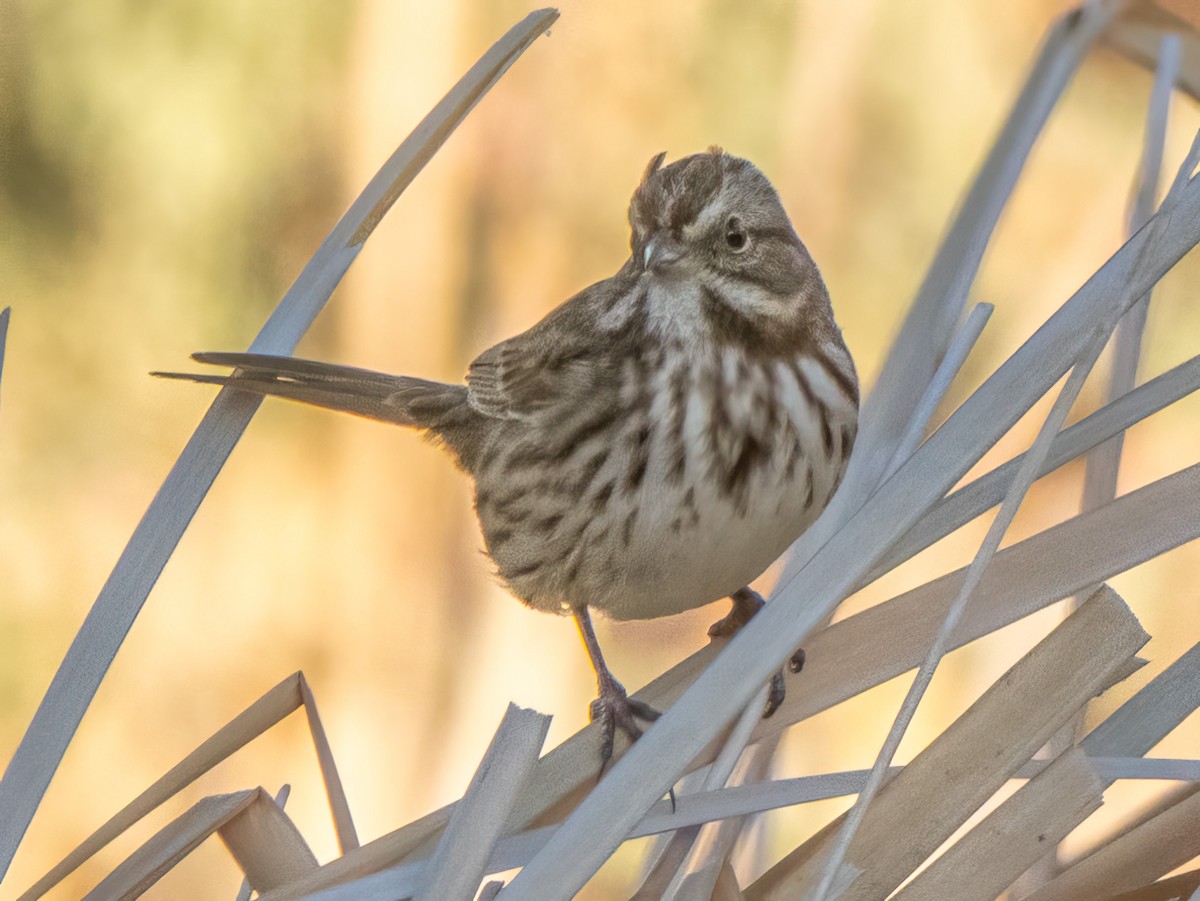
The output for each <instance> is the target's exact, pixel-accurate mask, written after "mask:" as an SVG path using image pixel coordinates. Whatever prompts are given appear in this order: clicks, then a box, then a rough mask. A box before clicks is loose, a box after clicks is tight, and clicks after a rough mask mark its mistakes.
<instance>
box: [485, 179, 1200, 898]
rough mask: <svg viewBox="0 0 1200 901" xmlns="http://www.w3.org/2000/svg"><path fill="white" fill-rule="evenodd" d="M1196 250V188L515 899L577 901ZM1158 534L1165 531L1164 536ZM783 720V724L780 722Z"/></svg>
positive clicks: (788, 588)
mask: <svg viewBox="0 0 1200 901" xmlns="http://www.w3.org/2000/svg"><path fill="white" fill-rule="evenodd" d="M1198 242H1200V182H1198V181H1197V180H1195V179H1192V180H1190V181H1189V182H1188V184H1187V186H1186V187H1185V188H1184V189H1182V190H1181V191H1180V192H1179V194H1178V197H1177V199H1175V200H1174V201H1173V202H1169V203H1168V204H1166V205H1165V206H1164V208H1163V209H1162V210H1161V211H1160V212H1159V213H1158V214H1156V215H1155V216H1154V218H1152V219H1151V220H1150V222H1148V223H1147V225H1146V226H1145V227H1144V228H1143V229H1141V230H1140V231H1139V232H1138V233H1137V235H1135V236H1134V237H1133V238H1131V239H1130V240H1129V242H1127V243H1126V244H1125V246H1124V247H1122V248H1121V249H1120V250H1119V251H1118V252H1117V253H1116V254H1115V255H1114V256H1113V257H1112V258H1111V259H1110V260H1109V261H1108V262H1107V263H1105V265H1104V266H1103V267H1102V268H1101V270H1100V271H1099V272H1097V273H1096V274H1095V275H1094V276H1092V278H1091V279H1089V280H1088V282H1087V283H1086V284H1085V285H1084V286H1083V287H1082V288H1080V290H1079V291H1078V292H1076V294H1075V295H1074V297H1072V298H1071V299H1070V300H1069V301H1067V303H1066V304H1064V305H1063V306H1062V307H1061V308H1060V309H1059V311H1058V312H1057V313H1055V314H1054V315H1053V316H1052V317H1051V318H1050V319H1049V320H1048V321H1047V322H1046V323H1045V324H1044V325H1043V326H1042V327H1041V328H1040V329H1038V331H1037V332H1036V333H1035V334H1034V336H1033V337H1031V338H1030V339H1029V340H1028V341H1027V342H1026V343H1025V344H1024V345H1023V346H1022V347H1021V348H1020V349H1019V350H1018V351H1017V352H1016V353H1015V354H1013V355H1012V356H1011V357H1010V358H1009V359H1008V360H1007V361H1006V362H1005V363H1004V364H1003V365H1002V366H1001V367H1000V369H999V370H997V372H995V373H994V374H993V375H992V376H991V377H990V378H989V379H988V380H987V381H986V382H985V383H984V384H983V385H982V386H981V387H980V389H979V390H978V391H976V392H975V393H974V394H973V395H971V397H969V398H967V400H966V401H964V403H963V404H962V406H960V407H959V408H958V409H957V410H956V411H955V412H954V413H953V414H952V415H951V416H950V418H949V419H948V420H947V421H946V422H945V423H944V424H943V425H942V427H941V428H939V429H938V430H937V432H935V433H934V434H933V435H932V436H931V437H930V438H929V439H928V440H927V441H926V442H925V443H924V444H923V445H922V446H921V448H920V449H919V450H918V451H917V452H916V453H915V454H914V455H913V456H912V457H911V458H910V459H909V461H908V462H907V463H906V464H905V465H904V466H903V467H902V468H901V469H900V471H899V472H897V473H896V475H895V476H893V477H892V478H891V479H889V480H888V481H887V482H886V483H884V484H883V485H882V486H881V487H880V488H879V490H878V491H876V492H875V494H873V495H872V496H871V498H870V499H869V501H868V502H867V503H866V504H865V505H864V506H863V508H862V509H861V510H859V511H858V512H857V513H856V514H855V515H854V517H853V518H852V519H851V520H850V521H849V522H847V524H846V525H845V526H844V527H843V528H842V529H840V530H839V531H838V532H836V533H835V534H834V535H833V536H831V537H830V539H829V541H828V542H826V544H825V545H824V546H823V547H822V548H821V550H820V551H818V552H817V554H816V556H814V557H813V559H812V560H811V561H810V562H809V563H808V565H807V566H805V567H804V569H803V570H802V571H801V573H800V574H797V576H796V577H793V578H792V580H791V581H790V582H788V583H787V584H785V585H784V587H783V588H782V589H781V590H779V591H778V592H777V594H776V597H775V599H774V600H773V601H772V602H771V603H768V604H767V605H766V606H765V607H764V608H763V609H762V610H761V611H759V613H757V614H756V615H755V616H754V618H753V619H752V620H751V621H750V622H749V623H747V624H746V625H745V626H744V627H743V628H742V629H741V631H740V632H739V633H738V634H737V635H735V636H734V638H733V639H732V640H731V641H730V643H729V645H728V646H727V647H726V648H725V649H724V650H723V651H722V652H721V654H720V655H719V656H718V657H717V658H716V659H715V660H714V661H713V662H712V664H710V665H709V667H708V668H707V669H706V670H705V671H704V672H703V673H701V674H700V676H699V677H698V678H697V679H696V681H695V682H694V683H693V684H692V686H691V688H689V689H688V691H686V692H685V693H684V694H683V695H682V696H681V697H680V698H679V700H678V701H677V702H676V703H675V705H674V706H673V707H671V708H670V709H669V710H667V711H666V712H665V713H664V714H663V716H662V718H661V719H659V720H658V721H657V722H656V723H655V724H654V726H653V727H652V728H651V729H650V730H649V731H648V732H647V733H646V735H644V736H643V737H642V738H641V739H639V740H638V741H637V743H636V744H635V745H634V746H633V747H632V748H630V750H629V751H628V752H627V753H626V754H625V756H624V757H623V758H622V759H621V760H620V761H619V762H617V764H616V765H615V766H614V767H613V768H612V770H611V772H610V773H609V774H608V776H607V777H606V778H605V779H604V780H603V781H602V782H601V783H600V784H599V785H598V786H597V787H596V789H595V790H593V791H592V793H591V794H590V795H589V796H588V797H587V798H586V799H584V801H583V802H582V803H581V804H580V805H579V807H577V808H576V810H575V812H574V813H572V814H571V815H570V816H569V817H568V818H567V820H566V821H565V822H564V824H563V826H562V827H561V828H560V830H559V832H558V833H557V834H556V836H555V838H554V839H552V840H551V841H550V843H549V844H548V845H547V846H546V848H545V850H544V851H543V852H542V854H540V855H539V856H538V857H537V858H535V859H534V860H533V861H531V862H530V864H529V866H527V867H525V869H523V870H522V871H521V872H520V873H519V874H518V875H517V877H516V878H515V879H514V880H513V881H512V883H511V884H510V885H509V886H508V887H507V888H506V889H505V890H504V893H502V897H506V901H520V899H521V898H530V899H534V898H536V899H539V901H540V899H543V898H554V897H570V895H571V894H572V893H574V892H577V891H578V890H579V889H580V888H581V887H582V886H583V884H584V883H586V882H587V880H588V879H590V878H591V876H592V874H593V873H594V872H595V871H596V869H597V868H599V866H600V865H601V864H602V863H603V861H604V860H606V859H607V858H608V856H609V855H610V854H611V853H612V851H613V850H614V849H615V848H616V846H617V845H618V844H620V842H621V841H622V839H623V837H624V835H625V834H626V833H627V832H628V830H629V829H630V828H631V827H632V826H633V824H634V823H636V822H637V820H638V818H639V817H640V816H641V814H642V813H644V812H645V811H646V810H647V809H648V808H649V806H650V805H651V804H652V803H653V802H654V801H655V800H657V798H658V797H659V796H660V795H661V794H663V793H664V792H665V791H666V790H667V788H668V787H669V786H670V784H671V783H672V782H673V781H674V780H675V779H676V778H677V777H678V775H679V773H681V772H683V771H684V769H685V768H686V767H687V766H688V764H689V763H690V762H691V761H692V760H693V759H694V757H695V756H696V755H697V754H698V753H699V752H700V751H701V750H702V749H703V748H704V747H705V745H707V744H708V742H710V741H711V740H712V738H713V737H714V735H715V734H716V733H717V732H719V731H721V730H722V729H723V728H724V727H725V725H726V724H727V723H728V722H729V721H730V719H732V717H733V716H734V715H735V714H736V713H737V712H738V711H739V710H740V709H741V708H742V707H743V706H744V705H745V704H746V703H747V702H748V701H749V699H750V697H751V696H752V695H753V693H754V692H755V691H756V690H757V689H758V686H759V685H761V684H762V682H764V681H765V680H766V679H767V678H768V677H769V676H770V674H771V673H772V672H773V671H774V670H775V668H777V667H779V666H781V665H782V663H783V661H784V660H786V659H787V658H788V657H790V656H791V654H792V652H793V650H794V649H795V648H797V647H799V646H801V645H802V644H803V642H804V638H805V636H806V635H808V634H809V633H810V632H811V631H812V630H813V629H814V628H816V627H817V626H818V625H819V624H821V623H822V622H824V621H825V619H826V618H827V617H828V616H829V615H830V613H831V612H832V610H833V609H834V607H835V606H836V605H837V604H838V603H840V602H841V601H842V599H844V598H845V597H846V596H847V594H848V593H849V592H850V591H851V590H852V589H853V587H854V586H855V585H857V584H859V583H860V581H861V580H862V578H863V577H864V576H865V575H866V573H867V572H869V571H870V570H871V569H872V568H873V567H874V566H875V564H876V563H877V562H878V561H879V560H880V559H881V558H882V557H883V555H884V554H885V553H886V551H887V550H888V548H890V547H891V545H892V544H894V543H895V542H896V540H897V539H898V538H899V537H900V536H901V535H903V534H904V532H905V531H906V530H907V529H908V528H910V527H911V526H912V525H913V524H914V523H915V522H916V521H917V520H918V519H919V518H920V517H921V516H922V515H923V514H924V512H925V511H926V510H928V509H929V508H930V507H931V506H932V505H933V504H934V503H936V502H937V500H939V499H940V498H941V497H942V495H944V494H945V492H946V491H947V490H948V489H949V488H950V486H951V485H953V484H954V483H955V482H957V481H958V480H959V479H960V478H961V477H962V476H963V475H964V474H965V473H966V472H967V470H968V469H969V468H970V467H971V466H973V465H974V464H975V463H976V462H977V461H978V460H979V459H980V457H981V456H982V455H983V453H984V452H985V451H986V450H987V449H988V448H990V447H991V446H992V444H994V443H995V441H996V440H998V439H999V437H1000V436H1001V435H1003V434H1004V433H1005V432H1007V431H1008V430H1009V429H1010V428H1011V427H1012V425H1013V424H1014V423H1015V422H1016V421H1017V420H1018V419H1019V418H1020V417H1021V416H1022V415H1024V413H1025V412H1026V411H1027V410H1028V409H1029V408H1030V406H1032V404H1033V403H1034V402H1035V401H1036V400H1037V399H1038V398H1039V397H1041V395H1042V394H1044V393H1045V392H1046V391H1047V390H1049V388H1050V387H1051V386H1052V385H1053V384H1054V383H1055V382H1057V381H1058V379H1059V378H1060V377H1061V376H1062V375H1063V373H1064V372H1065V371H1066V370H1067V369H1068V368H1069V366H1070V365H1071V364H1072V363H1073V361H1074V360H1075V359H1077V358H1078V357H1079V355H1080V353H1081V351H1082V349H1083V348H1084V347H1085V346H1086V345H1087V344H1088V343H1089V342H1090V341H1091V339H1092V336H1093V333H1094V324H1095V323H1096V322H1099V321H1107V320H1109V319H1110V318H1113V317H1118V316H1120V315H1121V314H1123V313H1124V311H1125V310H1127V309H1128V308H1129V306H1130V305H1131V304H1132V303H1133V302H1134V301H1135V300H1136V299H1137V298H1139V297H1141V296H1142V295H1143V294H1145V293H1146V291H1148V290H1149V288H1150V286H1152V285H1153V284H1155V283H1156V282H1157V281H1158V280H1159V279H1160V278H1161V277H1162V275H1163V274H1164V273H1165V272H1166V271H1167V270H1168V269H1169V268H1171V267H1172V266H1173V265H1174V264H1175V263H1176V262H1177V261H1178V260H1179V259H1180V258H1181V257H1182V256H1183V254H1185V253H1186V252H1187V251H1188V250H1190V249H1191V248H1192V247H1194V246H1195V245H1196V244H1197V243H1198ZM1160 527H1161V526H1160V525H1159V524H1156V528H1160ZM772 718H773V717H772Z"/></svg>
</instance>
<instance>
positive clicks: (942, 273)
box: [781, 4, 1112, 582]
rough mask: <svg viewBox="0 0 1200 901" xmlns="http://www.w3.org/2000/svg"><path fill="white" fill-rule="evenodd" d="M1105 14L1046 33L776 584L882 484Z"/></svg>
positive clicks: (1075, 19) (1071, 18)
mask: <svg viewBox="0 0 1200 901" xmlns="http://www.w3.org/2000/svg"><path fill="white" fill-rule="evenodd" d="M1111 16H1112V10H1111V9H1110V8H1109V7H1108V5H1107V4H1092V5H1090V6H1088V7H1086V8H1084V9H1082V10H1080V11H1078V12H1077V13H1072V14H1070V15H1068V16H1065V17H1063V18H1061V19H1059V20H1058V21H1057V22H1056V23H1055V24H1054V26H1053V27H1052V28H1051V30H1050V32H1049V33H1048V34H1047V36H1046V40H1045V41H1044V42H1043V45H1042V48H1041V50H1040V52H1039V54H1038V58H1037V60H1036V62H1035V63H1034V65H1033V68H1032V70H1031V71H1030V74H1029V78H1028V79H1027V80H1026V82H1025V85H1024V87H1023V88H1022V89H1021V93H1020V95H1019V96H1018V97H1017V100H1016V102H1015V103H1014V104H1013V108H1012V110H1011V112H1010V113H1009V115H1008V118H1007V119H1006V121H1005V123H1004V126H1003V127H1002V129H1001V131H1000V134H999V136H998V137H997V138H996V142H995V144H994V145H993V146H992V149H991V151H990V152H989V154H988V157H987V159H986V160H985V161H984V163H983V165H982V166H981V167H980V169H979V174H978V175H977V176H976V177H975V181H974V182H973V183H972V185H971V188H970V190H969V191H968V192H967V195H966V196H965V197H964V198H963V201H962V205H961V206H960V207H959V209H958V211H957V213H956V214H955V216H954V218H953V220H951V222H950V224H949V226H948V227H947V229H946V234H945V237H944V238H943V239H942V244H941V246H940V247H939V248H938V250H937V254H936V256H935V257H934V260H933V262H932V263H931V264H930V267H929V272H928V274H927V275H926V276H925V281H924V282H923V283H922V285H921V287H920V289H919V290H918V291H917V295H916V297H915V298H914V299H913V302H912V304H911V306H910V307H909V311H908V314H907V315H906V317H905V319H904V323H903V325H902V326H901V329H900V333H899V334H898V335H897V337H896V340H895V341H893V342H892V346H891V350H890V351H889V353H888V357H887V359H886V361H885V362H884V365H883V369H882V371H881V372H880V375H879V377H878V379H877V380H876V384H875V388H874V389H873V390H872V392H871V393H870V395H868V396H867V397H866V399H865V401H864V403H863V409H862V415H861V416H860V417H859V431H858V437H857V438H856V439H855V446H854V452H853V454H852V455H851V457H850V462H849V465H848V467H847V470H846V475H845V478H843V480H842V485H841V487H840V488H839V489H838V491H837V493H836V494H835V495H834V496H833V499H832V501H831V502H830V504H829V506H828V507H827V508H826V509H825V512H824V513H822V515H821V517H820V518H819V519H818V520H817V521H816V522H815V523H814V524H813V525H812V526H810V527H809V529H808V530H807V531H806V532H805V533H804V534H803V535H802V536H800V538H799V539H798V540H797V541H796V542H795V543H794V544H793V545H792V547H791V549H790V551H789V552H788V562H787V565H786V566H785V568H784V575H783V577H782V579H781V581H782V582H786V581H788V580H789V579H790V577H791V576H792V575H793V574H794V573H796V572H798V571H799V570H800V569H801V568H802V567H804V566H805V565H806V564H807V563H808V561H809V560H810V559H811V558H812V556H813V554H814V553H816V551H817V549H818V548H820V547H822V546H823V545H824V544H825V543H826V541H827V540H828V539H829V536H830V535H831V534H833V532H835V531H837V529H838V528H840V527H841V525H842V524H843V523H844V522H845V521H846V520H847V519H849V517H850V516H851V515H853V514H854V513H855V512H856V511H857V510H858V509H859V508H860V507H861V506H862V504H863V502H864V501H865V500H866V498H867V497H868V496H869V495H870V494H871V493H872V492H873V491H874V490H875V489H876V488H877V487H878V485H879V482H880V476H881V475H882V474H883V472H884V470H885V469H886V467H887V466H888V464H889V462H890V461H891V460H892V459H893V456H894V454H895V448H896V446H897V444H898V443H899V441H900V437H901V436H902V435H903V434H904V431H905V429H906V428H907V424H908V422H909V421H910V420H911V419H912V416H913V412H914V410H915V409H916V406H917V404H918V403H919V402H920V398H921V397H922V395H923V394H924V393H925V390H926V388H927V386H928V385H929V381H930V379H931V378H932V376H933V373H934V371H935V369H936V368H937V366H938V363H939V361H940V360H941V359H942V357H943V355H944V353H945V350H946V344H947V341H948V340H949V338H950V333H951V331H952V330H953V328H954V323H955V322H957V321H958V319H959V317H960V316H961V315H962V310H963V306H964V305H965V304H966V300H967V295H968V293H969V292H970V288H971V285H972V283H973V282H974V280H975V275H976V273H977V272H978V271H979V265H980V263H981V261H982V259H983V254H984V251H985V250H986V249H987V245H988V242H989V241H990V240H991V236H992V232H993V231H994V230H995V227H996V222H997V221H998V220H999V218H1000V213H1001V211H1002V210H1003V209H1004V206H1005V204H1006V203H1007V202H1008V198H1009V196H1011V194H1012V191H1013V187H1014V186H1015V184H1016V181H1017V178H1018V176H1019V175H1020V174H1021V170H1022V169H1023V168H1024V165H1025V161H1026V159H1027V158H1028V156H1029V152H1030V150H1031V149H1032V148H1033V145H1034V143H1035V142H1036V140H1037V138H1038V136H1039V135H1040V134H1041V132H1042V129H1043V128H1044V127H1045V124H1046V120H1047V119H1048V118H1049V116H1050V113H1051V111H1052V110H1053V109H1054V107H1055V105H1056V104H1057V103H1058V99H1059V97H1061V96H1062V93H1063V91H1064V90H1065V89H1066V86H1067V84H1069V83H1070V81H1071V79H1072V77H1074V74H1075V72H1076V70H1077V69H1078V68H1079V65H1080V63H1081V62H1082V60H1083V58H1084V56H1085V55H1086V54H1087V52H1088V50H1089V49H1090V48H1091V46H1092V44H1093V43H1094V41H1095V39H1096V37H1097V35H1098V34H1099V33H1100V32H1101V31H1102V30H1103V29H1104V28H1105V26H1106V24H1107V23H1108V22H1109V20H1110V19H1111Z"/></svg>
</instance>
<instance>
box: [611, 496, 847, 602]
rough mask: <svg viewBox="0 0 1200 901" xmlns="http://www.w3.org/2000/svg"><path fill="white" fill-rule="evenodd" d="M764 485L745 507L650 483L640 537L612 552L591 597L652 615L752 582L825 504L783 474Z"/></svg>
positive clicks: (643, 500) (635, 535)
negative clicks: (784, 478)
mask: <svg viewBox="0 0 1200 901" xmlns="http://www.w3.org/2000/svg"><path fill="white" fill-rule="evenodd" d="M762 488H763V490H759V491H754V492H751V494H750V497H749V499H748V501H749V502H748V504H747V505H746V507H745V508H742V507H740V506H739V505H738V504H735V503H733V502H731V501H730V499H728V498H725V497H721V496H719V494H718V493H717V492H716V491H712V490H700V491H695V490H694V491H693V497H692V498H691V502H690V503H688V502H685V498H686V491H679V490H677V489H675V488H673V487H672V486H667V485H664V484H658V485H649V486H647V488H646V490H645V491H644V492H643V494H642V497H641V498H640V500H641V507H640V509H639V513H638V520H639V522H638V523H637V524H636V525H635V527H634V529H633V534H632V536H631V539H632V540H631V541H630V543H629V545H628V547H625V548H622V549H621V552H619V553H612V554H606V555H605V557H606V558H607V559H608V560H609V561H612V562H611V563H610V565H607V566H605V567H603V571H601V572H597V574H596V575H597V579H596V584H594V585H592V586H590V589H591V590H590V591H589V595H590V597H591V599H590V600H589V601H588V603H589V604H590V605H591V606H593V607H596V608H597V609H600V610H603V611H605V612H606V613H607V614H608V615H609V616H611V617H613V618H615V619H649V618H653V617H658V616H668V615H671V614H674V613H679V612H682V611H684V610H690V609H692V608H694V607H699V606H701V605H703V604H707V603H709V602H711V601H715V600H717V599H719V598H723V597H726V596H728V595H730V594H732V593H733V592H735V591H737V590H738V589H739V588H742V587H743V586H745V585H747V584H749V583H750V582H751V581H753V580H754V579H756V578H757V577H758V576H760V575H762V573H763V572H764V571H765V570H766V569H767V567H769V566H770V565H771V564H772V563H773V562H774V561H775V560H776V559H777V558H778V557H779V556H780V554H782V553H783V552H784V551H785V550H786V549H787V548H788V546H789V545H791V543H792V542H793V541H795V539H796V538H797V537H799V535H800V534H801V533H802V532H803V531H804V530H805V529H806V528H807V527H808V526H809V525H810V524H811V522H812V520H813V519H814V518H815V515H816V513H817V512H819V509H820V506H821V505H823V504H821V505H818V504H817V503H814V502H813V501H812V500H809V497H808V493H807V489H806V487H805V485H804V484H796V483H794V482H784V481H780V482H778V483H776V484H774V485H770V486H762ZM767 489H773V490H767ZM819 500H820V501H822V502H823V501H824V498H820V499H819ZM806 501H807V502H806Z"/></svg>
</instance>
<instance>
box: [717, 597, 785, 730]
mask: <svg viewBox="0 0 1200 901" xmlns="http://www.w3.org/2000/svg"><path fill="white" fill-rule="evenodd" d="M729 599H730V600H731V601H733V607H731V608H730V610H729V613H727V614H726V615H725V617H724V618H723V619H719V620H717V621H716V622H715V623H713V624H712V625H711V626H709V627H708V634H709V637H710V638H730V637H732V636H733V634H734V633H735V632H737V630H738V629H740V628H741V627H742V626H744V625H746V623H748V622H750V617H752V616H754V614H756V613H758V611H759V610H761V609H762V608H763V606H764V605H765V604H766V601H764V600H763V599H762V595H760V594H759V593H758V592H757V591H755V590H754V589H752V588H751V587H750V586H748V585H747V586H746V587H745V588H739V589H738V590H737V591H735V592H734V593H733V594H731V595H730V596H729ZM803 667H804V649H803V648H801V649H800V650H798V651H797V652H796V653H795V654H793V655H792V658H791V660H789V661H788V669H789V670H791V671H792V672H793V673H798V672H800V670H801V669H802V668H803ZM786 692H787V688H786V686H785V685H784V682H783V671H782V670H780V671H779V672H777V673H776V674H775V675H773V676H772V677H771V687H770V688H768V689H767V703H766V705H765V706H764V707H763V717H764V718H766V717H768V716H770V715H771V714H772V713H774V712H775V711H776V710H778V709H779V705H780V704H782V703H783V699H784V696H785V695H786Z"/></svg>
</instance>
